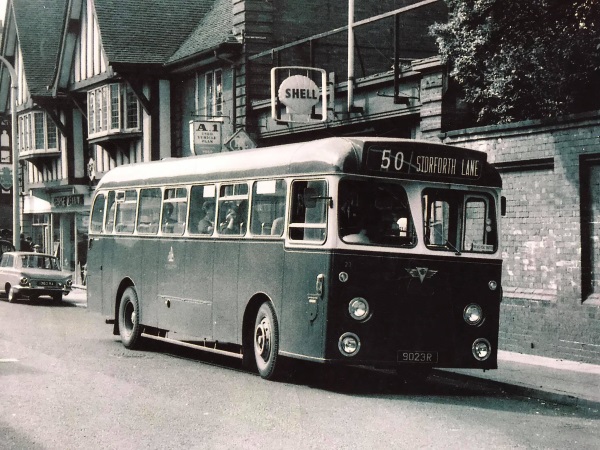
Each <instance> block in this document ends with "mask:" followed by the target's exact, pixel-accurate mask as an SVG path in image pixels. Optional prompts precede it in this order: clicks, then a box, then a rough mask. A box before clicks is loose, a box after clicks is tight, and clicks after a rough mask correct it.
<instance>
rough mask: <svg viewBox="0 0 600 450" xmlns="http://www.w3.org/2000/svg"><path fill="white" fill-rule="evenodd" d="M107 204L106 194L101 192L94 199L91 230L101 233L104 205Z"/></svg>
mask: <svg viewBox="0 0 600 450" xmlns="http://www.w3.org/2000/svg"><path fill="white" fill-rule="evenodd" d="M105 204H106V196H105V195H104V194H103V193H100V194H98V195H97V196H96V199H95V200H94V206H93V208H92V218H91V220H90V232H92V233H101V232H102V223H103V222H104V206H105Z"/></svg>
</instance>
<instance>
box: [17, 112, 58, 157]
mask: <svg viewBox="0 0 600 450" xmlns="http://www.w3.org/2000/svg"><path fill="white" fill-rule="evenodd" d="M18 127H19V132H18V135H19V152H21V153H26V152H46V151H57V150H59V148H58V145H59V140H58V132H57V129H56V125H55V124H54V122H53V121H52V119H50V117H49V116H48V115H47V114H46V113H45V112H43V111H32V112H29V113H26V114H21V115H20V116H19V121H18Z"/></svg>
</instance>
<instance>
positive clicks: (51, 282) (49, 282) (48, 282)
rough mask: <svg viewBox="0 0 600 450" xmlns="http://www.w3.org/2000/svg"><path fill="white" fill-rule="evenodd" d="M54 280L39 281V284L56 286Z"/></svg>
mask: <svg viewBox="0 0 600 450" xmlns="http://www.w3.org/2000/svg"><path fill="white" fill-rule="evenodd" d="M55 284H56V283H55V282H54V281H38V286H54V285H55Z"/></svg>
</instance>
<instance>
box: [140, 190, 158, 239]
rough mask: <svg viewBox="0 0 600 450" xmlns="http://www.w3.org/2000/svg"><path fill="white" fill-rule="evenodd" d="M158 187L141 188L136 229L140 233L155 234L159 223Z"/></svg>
mask: <svg viewBox="0 0 600 450" xmlns="http://www.w3.org/2000/svg"><path fill="white" fill-rule="evenodd" d="M160 197H161V192H160V189H159V188H151V189H142V190H141V191H140V205H139V211H138V220H137V231H138V233H140V234H156V233H157V232H158V225H159V223H160V219H159V217H160Z"/></svg>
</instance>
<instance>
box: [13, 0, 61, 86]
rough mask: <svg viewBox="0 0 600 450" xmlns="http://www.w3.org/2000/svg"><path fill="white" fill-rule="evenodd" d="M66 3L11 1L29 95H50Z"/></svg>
mask: <svg viewBox="0 0 600 450" xmlns="http://www.w3.org/2000/svg"><path fill="white" fill-rule="evenodd" d="M66 5H67V0H13V7H14V11H15V18H16V25H17V35H18V38H19V45H20V47H21V52H22V54H23V68H24V70H25V76H26V77H27V85H28V87H29V92H30V94H31V95H34V96H35V95H38V96H44V95H47V96H49V95H51V94H52V92H51V91H49V90H48V89H47V86H50V85H51V84H52V81H53V76H54V67H55V64H56V60H57V55H58V49H59V45H60V38H61V32H62V29H63V20H64V14H65V8H66Z"/></svg>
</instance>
